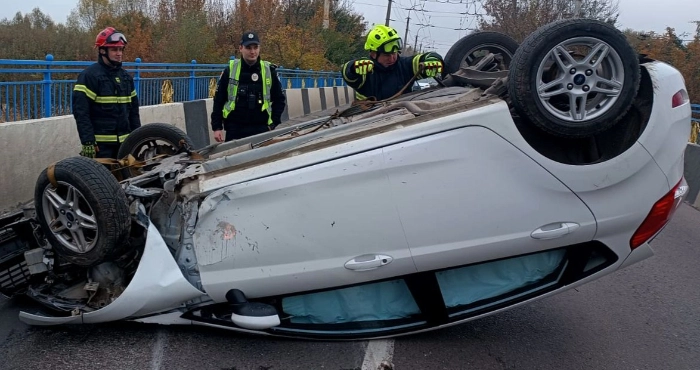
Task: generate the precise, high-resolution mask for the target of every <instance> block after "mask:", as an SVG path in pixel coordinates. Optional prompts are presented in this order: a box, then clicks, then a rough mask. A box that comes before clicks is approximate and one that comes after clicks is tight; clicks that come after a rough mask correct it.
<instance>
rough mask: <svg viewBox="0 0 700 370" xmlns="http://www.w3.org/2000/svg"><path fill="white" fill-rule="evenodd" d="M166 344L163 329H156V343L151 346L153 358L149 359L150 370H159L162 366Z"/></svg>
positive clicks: (166, 340)
mask: <svg viewBox="0 0 700 370" xmlns="http://www.w3.org/2000/svg"><path fill="white" fill-rule="evenodd" d="M167 343H168V336H167V334H166V332H165V330H163V329H158V334H157V335H156V343H155V344H154V345H153V356H152V357H151V369H152V370H160V366H161V365H162V364H163V354H164V353H165V345H166V344H167Z"/></svg>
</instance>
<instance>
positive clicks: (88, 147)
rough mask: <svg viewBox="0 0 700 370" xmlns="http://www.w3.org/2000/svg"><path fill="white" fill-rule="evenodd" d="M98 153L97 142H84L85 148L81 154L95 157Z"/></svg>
mask: <svg viewBox="0 0 700 370" xmlns="http://www.w3.org/2000/svg"><path fill="white" fill-rule="evenodd" d="M96 153H97V150H96V146H95V143H85V144H83V150H81V151H80V155H81V156H83V157H87V158H95V154H96Z"/></svg>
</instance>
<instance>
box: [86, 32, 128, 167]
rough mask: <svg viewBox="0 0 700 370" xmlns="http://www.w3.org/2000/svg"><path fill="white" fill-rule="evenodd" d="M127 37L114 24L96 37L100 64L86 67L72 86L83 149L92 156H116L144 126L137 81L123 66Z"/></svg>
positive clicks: (87, 155)
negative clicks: (136, 86)
mask: <svg viewBox="0 0 700 370" xmlns="http://www.w3.org/2000/svg"><path fill="white" fill-rule="evenodd" d="M126 44H127V42H126V37H125V36H124V34H122V33H121V32H119V31H117V30H115V29H114V28H113V27H107V28H105V29H104V30H102V31H100V33H98V34H97V37H96V38H95V48H96V49H97V50H98V56H97V63H94V64H92V65H91V66H89V67H87V68H85V69H84V70H83V71H82V72H81V73H80V75H78V81H77V82H76V84H75V88H73V117H75V123H76V125H77V128H78V135H79V136H80V143H81V144H82V150H81V152H80V155H82V156H84V157H90V158H116V157H117V152H118V150H119V146H120V145H121V143H123V142H124V140H125V139H126V137H127V136H128V135H129V133H130V132H132V131H134V130H135V129H137V128H138V127H140V126H141V118H140V116H139V99H138V97H137V96H136V89H135V88H134V80H133V79H132V78H131V76H130V75H129V74H128V73H127V72H126V70H124V69H123V68H122V58H123V55H124V48H125V47H126Z"/></svg>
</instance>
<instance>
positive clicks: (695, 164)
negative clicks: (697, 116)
mask: <svg viewBox="0 0 700 370" xmlns="http://www.w3.org/2000/svg"><path fill="white" fill-rule="evenodd" d="M684 167H685V173H684V175H685V181H687V182H688V187H689V188H690V189H689V190H688V194H687V195H686V196H685V201H686V202H687V203H689V204H691V205H692V206H693V207H695V208H700V197H699V196H698V194H700V145H697V144H688V146H687V147H686V148H685V157H684Z"/></svg>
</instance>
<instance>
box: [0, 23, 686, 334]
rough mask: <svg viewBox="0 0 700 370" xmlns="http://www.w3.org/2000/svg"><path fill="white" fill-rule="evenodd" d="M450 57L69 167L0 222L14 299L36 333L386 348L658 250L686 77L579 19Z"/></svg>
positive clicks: (144, 137)
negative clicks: (259, 123)
mask: <svg viewBox="0 0 700 370" xmlns="http://www.w3.org/2000/svg"><path fill="white" fill-rule="evenodd" d="M445 61H446V66H447V71H446V72H447V73H446V77H445V78H444V79H441V81H440V82H441V85H442V86H440V87H431V88H429V89H424V90H419V91H415V92H411V93H408V94H404V95H401V96H400V97H398V98H395V99H392V100H390V101H385V102H369V103H363V104H359V105H355V106H353V107H351V108H350V109H348V110H346V111H344V112H339V113H338V114H336V115H334V116H332V117H327V118H323V119H319V120H315V121H310V122H307V123H304V124H302V125H298V126H295V127H290V128H287V129H283V130H281V131H280V130H276V131H272V132H270V133H265V134H261V135H257V136H255V137H251V138H247V139H244V140H238V141H235V142H229V143H224V144H217V145H212V146H209V147H206V148H202V149H199V150H193V148H191V145H190V144H189V139H188V138H187V137H186V135H185V134H184V133H182V132H181V131H179V130H178V129H176V128H174V127H173V126H170V125H167V124H149V125H145V126H144V127H142V128H140V129H139V130H137V131H135V132H134V133H132V134H131V135H130V136H129V138H128V140H127V142H125V143H124V145H123V146H122V149H121V150H120V154H119V157H120V158H122V160H120V161H116V160H115V161H112V162H111V163H98V162H97V161H94V160H90V159H85V158H81V157H75V158H68V159H65V160H63V161H60V162H58V163H55V164H52V165H51V166H49V167H48V168H47V170H46V171H44V172H43V173H42V174H41V176H40V177H39V179H38V181H37V186H36V194H35V199H34V202H33V203H32V204H29V205H28V206H27V208H26V209H24V210H22V211H18V212H16V213H13V214H10V215H6V216H5V217H4V218H3V219H2V220H1V221H0V222H1V223H0V227H1V228H0V230H1V231H0V292H2V293H3V294H5V295H8V296H11V295H14V294H27V295H28V296H30V297H32V298H33V299H34V300H36V301H37V302H39V303H41V305H37V309H36V311H32V312H22V313H21V314H20V319H21V320H23V321H25V322H27V323H30V324H35V325H53V324H77V323H100V322H106V321H113V320H134V321H140V322H149V323H161V324H186V325H205V326H213V327H219V328H225V329H230V330H238V331H248V332H254V333H260V334H269V335H279V336H291V337H307V338H327V339H333V338H342V339H348V338H371V337H386V336H393V335H399V334H407V333H412V332H418V331H425V330H429V329H434V328H440V327H445V326H449V325H454V324H458V323H461V322H464V321H467V320H472V319H475V318H478V317H480V316H483V315H487V314H492V313H495V312H497V311H500V310H502V309H507V308H510V307H514V306H517V305H520V304H525V303H528V302H531V301H532V300H535V299H538V298H542V297H545V296H548V295H552V294H557V293H559V292H562V291H564V290H566V289H570V288H572V287H575V286H577V285H580V284H583V283H586V282H589V281H591V280H594V279H596V278H599V277H601V276H604V275H606V274H609V273H612V272H614V271H616V270H618V269H620V268H624V267H627V266H629V265H631V264H634V263H636V262H638V261H640V260H642V259H645V258H647V257H650V256H651V255H652V254H653V252H652V250H651V249H650V247H649V244H648V242H649V241H650V240H651V239H652V238H653V237H654V236H655V235H656V234H657V233H658V232H659V231H660V230H661V229H662V228H663V227H664V226H665V225H666V223H667V222H668V220H669V219H670V218H671V217H672V215H673V212H674V211H675V209H676V208H677V206H678V205H679V203H680V202H681V199H682V197H683V195H684V193H685V192H686V190H687V185H686V184H685V182H684V180H683V153H684V149H685V146H686V142H687V139H688V136H689V133H690V105H689V103H688V95H687V92H686V89H685V86H684V81H683V78H682V76H681V75H680V73H679V72H678V71H677V70H676V69H674V68H673V67H671V66H669V65H667V64H664V63H662V62H658V61H654V60H650V59H648V58H646V57H644V56H638V55H637V54H636V53H635V52H634V50H633V49H632V48H631V47H630V45H629V44H628V43H627V41H626V40H625V38H624V36H623V35H622V34H621V33H620V32H618V31H617V30H616V29H614V28H613V27H611V26H609V25H607V24H604V23H600V22H596V21H591V20H581V19H577V20H565V21H560V22H556V23H553V24H550V25H547V26H545V27H543V28H541V29H539V30H538V31H537V32H535V33H533V34H532V35H531V36H529V37H528V38H527V39H526V40H525V41H524V42H523V44H522V45H517V43H515V42H514V41H513V40H511V39H510V38H508V37H507V36H505V35H501V34H497V33H492V32H483V33H476V34H472V35H469V36H466V37H465V38H463V39H462V40H460V41H459V42H457V43H456V44H455V46H454V47H453V48H452V49H451V50H450V52H449V53H448V54H447V55H446V56H445ZM412 82H413V81H411V83H412ZM409 90H410V89H409ZM105 164H107V165H105ZM108 168H111V169H112V172H110V170H109V169H108Z"/></svg>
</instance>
